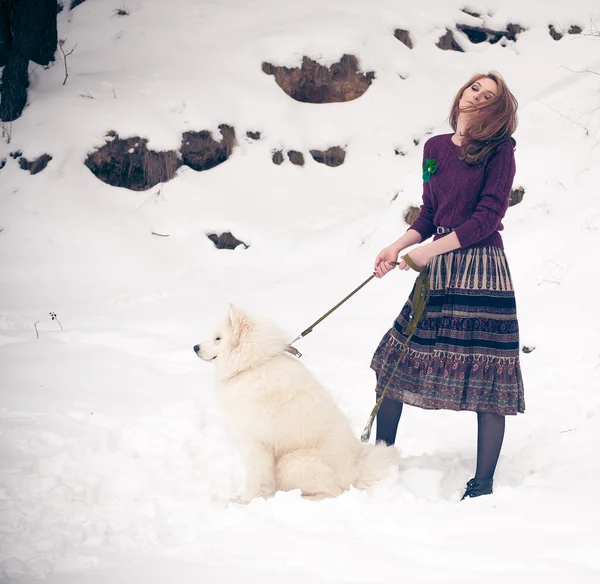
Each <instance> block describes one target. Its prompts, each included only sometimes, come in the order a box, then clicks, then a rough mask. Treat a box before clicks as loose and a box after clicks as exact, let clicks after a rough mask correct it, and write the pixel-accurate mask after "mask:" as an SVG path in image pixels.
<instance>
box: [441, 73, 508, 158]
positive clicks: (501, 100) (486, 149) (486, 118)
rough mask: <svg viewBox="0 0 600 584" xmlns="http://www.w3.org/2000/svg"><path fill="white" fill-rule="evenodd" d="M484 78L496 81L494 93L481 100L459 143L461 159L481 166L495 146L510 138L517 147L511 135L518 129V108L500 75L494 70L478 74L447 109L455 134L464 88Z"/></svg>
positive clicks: (466, 84)
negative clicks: (496, 87) (492, 95)
mask: <svg viewBox="0 0 600 584" xmlns="http://www.w3.org/2000/svg"><path fill="white" fill-rule="evenodd" d="M483 77H487V78H489V79H492V80H493V81H495V82H496V85H497V86H498V92H497V94H496V95H495V96H494V97H492V98H491V99H488V100H483V101H482V102H481V103H480V104H479V105H478V106H477V111H478V113H477V115H476V116H473V117H472V118H471V120H469V124H468V127H467V128H466V130H465V133H464V136H463V140H462V144H461V159H462V160H464V161H465V162H466V163H467V164H481V163H482V162H485V161H486V160H487V159H488V157H489V156H490V155H491V154H492V153H493V152H494V150H495V149H496V147H497V146H498V144H500V143H501V142H503V141H504V140H506V139H507V138H510V139H511V140H512V142H513V146H514V145H515V144H516V141H515V140H514V138H512V135H513V133H514V132H515V130H516V129H517V108H518V106H519V103H518V102H517V100H516V98H515V96H514V95H513V94H512V93H511V92H510V90H509V89H508V86H507V85H506V82H505V81H504V79H502V76H501V75H500V74H499V73H497V72H496V71H490V72H489V73H486V74H484V73H478V74H477V75H474V76H473V77H472V78H471V79H470V80H469V81H468V83H465V84H464V85H463V86H462V87H461V88H460V89H459V90H458V93H457V94H456V96H455V98H454V101H453V102H452V107H451V109H450V117H449V121H450V125H451V126H452V129H453V130H454V131H456V122H457V120H458V115H459V113H460V110H459V107H458V104H459V102H460V99H461V97H462V94H463V92H464V91H465V89H466V88H467V87H469V86H470V85H472V84H473V83H475V81H478V80H479V79H482V78H483Z"/></svg>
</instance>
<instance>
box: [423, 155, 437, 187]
mask: <svg viewBox="0 0 600 584" xmlns="http://www.w3.org/2000/svg"><path fill="white" fill-rule="evenodd" d="M437 169H438V167H437V164H436V162H435V158H426V159H425V164H424V165H423V181H424V182H429V181H430V180H431V175H432V174H433V173H434V172H435V171H436V170H437Z"/></svg>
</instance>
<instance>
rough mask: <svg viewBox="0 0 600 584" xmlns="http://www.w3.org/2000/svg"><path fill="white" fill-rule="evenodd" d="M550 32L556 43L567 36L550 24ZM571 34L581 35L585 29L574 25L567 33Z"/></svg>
mask: <svg viewBox="0 0 600 584" xmlns="http://www.w3.org/2000/svg"><path fill="white" fill-rule="evenodd" d="M548 32H549V33H550V36H551V37H552V38H553V39H554V40H555V41H559V40H560V39H562V38H563V36H565V34H564V32H563V31H558V30H556V29H555V28H554V25H552V24H549V25H548ZM567 32H568V33H569V34H581V33H582V32H583V29H582V28H581V27H580V26H577V25H576V24H573V25H572V26H571V27H569V30H568V31H567Z"/></svg>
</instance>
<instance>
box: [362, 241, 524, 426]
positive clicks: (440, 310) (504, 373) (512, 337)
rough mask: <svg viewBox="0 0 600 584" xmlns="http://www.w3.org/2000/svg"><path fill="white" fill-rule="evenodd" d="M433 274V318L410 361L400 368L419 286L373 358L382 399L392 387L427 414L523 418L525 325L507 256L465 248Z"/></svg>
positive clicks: (433, 266) (420, 329)
mask: <svg viewBox="0 0 600 584" xmlns="http://www.w3.org/2000/svg"><path fill="white" fill-rule="evenodd" d="M426 269H427V273H428V277H429V282H430V287H431V292H430V298H429V302H428V303H427V307H426V311H427V314H426V316H425V317H424V318H423V320H421V322H420V323H419V324H418V326H417V329H416V331H415V333H414V335H413V337H412V339H411V341H410V343H409V345H408V350H407V352H406V354H405V355H404V356H403V357H402V358H401V359H400V362H398V360H399V356H400V354H401V352H402V349H403V346H404V344H405V341H406V335H404V334H403V332H402V331H403V329H404V328H405V327H406V325H407V323H408V317H409V315H410V311H411V307H412V298H413V294H414V287H413V290H412V292H411V293H410V296H409V298H408V301H407V302H406V304H405V305H404V307H403V308H402V310H401V312H400V314H399V315H398V317H397V318H396V320H395V321H394V325H393V326H392V328H391V329H390V330H389V331H388V332H387V333H386V334H385V335H384V337H383V339H381V342H380V343H379V346H378V347H377V350H376V351H375V354H374V355H373V360H372V362H371V368H372V369H373V370H374V371H375V373H376V374H377V388H376V391H377V393H378V394H381V392H383V390H384V388H385V387H386V385H387V384H388V382H389V386H388V390H387V393H386V397H389V398H391V399H395V400H398V401H401V402H403V403H406V404H410V405H413V406H418V407H421V408H426V409H446V410H470V411H477V412H493V413H496V414H502V415H508V414H516V413H523V412H524V411H525V400H524V395H523V379H522V377H521V366H520V363H519V325H518V322H517V311H516V304H515V295H514V291H513V285H512V280H511V277H510V271H509V269H508V263H507V261H506V256H505V255H504V251H503V250H502V249H500V248H497V247H476V248H468V249H458V250H456V251H451V252H448V253H445V254H441V255H439V256H436V257H434V258H433V259H432V260H431V261H430V262H429V264H427V268H426ZM396 364H398V367H397V369H396V371H395V372H394V368H395V367H396Z"/></svg>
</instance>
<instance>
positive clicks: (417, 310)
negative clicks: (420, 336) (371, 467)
mask: <svg viewBox="0 0 600 584" xmlns="http://www.w3.org/2000/svg"><path fill="white" fill-rule="evenodd" d="M402 259H403V260H404V261H405V262H406V263H407V264H408V265H409V266H410V267H411V268H412V269H413V270H415V271H416V272H419V276H418V278H417V281H416V283H415V292H414V294H413V301H412V308H411V311H410V316H409V317H408V324H407V325H406V327H404V330H403V331H402V332H403V333H404V334H405V335H408V336H407V339H406V341H405V343H404V346H403V347H402V351H401V352H400V355H399V356H398V361H397V362H396V366H395V367H394V370H393V371H392V374H391V375H390V378H389V379H388V382H387V383H386V385H385V387H384V389H383V392H382V393H381V396H380V397H379V398H378V399H377V401H376V402H375V406H374V407H373V409H372V410H371V414H370V416H369V420H368V422H367V425H366V426H365V429H364V430H363V433H362V434H361V436H360V439H361V440H362V441H363V442H368V441H369V438H370V436H371V428H372V427H373V422H374V421H375V417H376V416H377V412H378V411H379V408H380V407H381V402H382V401H383V398H384V397H385V394H386V393H387V390H388V387H389V385H390V381H391V380H392V378H393V377H394V374H395V373H396V370H397V369H398V365H399V364H400V361H401V360H402V358H403V357H404V355H405V354H406V352H407V351H408V343H409V342H410V340H411V339H412V336H413V335H414V333H415V331H416V329H417V325H418V324H419V322H421V320H422V319H423V318H424V317H425V315H426V311H425V308H426V306H427V302H428V301H429V279H428V278H427V270H426V269H425V267H422V268H421V267H419V266H417V264H415V263H414V262H413V261H412V259H411V258H410V256H409V255H408V254H406V255H405V256H402ZM390 263H391V264H392V265H393V266H398V265H400V262H390ZM374 277H375V275H371V276H369V277H368V278H367V279H366V280H365V281H364V282H363V283H362V284H361V285H360V286H357V287H356V288H355V289H354V290H352V292H350V294H348V296H346V297H345V298H343V299H342V300H340V302H338V303H337V304H336V305H335V306H334V307H333V308H331V309H330V310H328V311H327V312H326V313H325V314H324V315H323V316H321V317H320V318H318V319H317V320H316V321H315V322H313V323H312V324H311V325H310V326H309V327H308V328H307V329H305V330H304V331H302V332H301V333H300V334H299V335H298V336H297V337H296V338H295V339H294V340H293V341H292V342H291V343H290V344H289V345H288V346H287V347H286V351H288V353H291V354H292V355H295V356H296V357H298V358H300V357H302V353H300V351H298V349H296V347H293V346H292V345H293V344H294V343H295V342H296V341H299V340H300V339H302V338H304V337H305V336H306V335H308V334H309V333H311V332H312V331H313V329H314V328H315V327H316V326H317V325H318V324H319V323H320V322H321V321H323V320H325V319H326V318H327V317H328V316H329V315H330V314H331V313H332V312H333V311H334V310H337V309H338V308H339V307H340V306H341V305H342V304H344V302H346V301H347V300H349V299H350V298H352V296H354V295H355V294H356V293H357V292H358V291H359V290H361V289H362V288H363V287H364V286H366V285H367V284H368V283H369V282H370V281H371V280H372V279H373V278H374Z"/></svg>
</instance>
